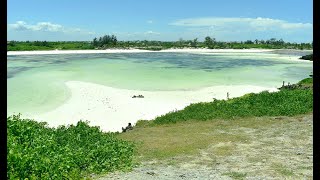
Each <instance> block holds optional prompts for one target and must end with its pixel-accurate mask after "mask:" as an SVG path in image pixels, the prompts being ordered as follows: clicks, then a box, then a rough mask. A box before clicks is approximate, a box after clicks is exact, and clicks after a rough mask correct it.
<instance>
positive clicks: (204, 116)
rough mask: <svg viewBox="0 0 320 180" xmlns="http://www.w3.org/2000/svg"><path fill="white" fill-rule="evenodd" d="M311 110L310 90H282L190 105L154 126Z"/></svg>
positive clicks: (158, 120)
mask: <svg viewBox="0 0 320 180" xmlns="http://www.w3.org/2000/svg"><path fill="white" fill-rule="evenodd" d="M308 81H309V80H308ZM312 110H313V91H312V90H299V89H297V90H281V91H278V92H273V93H269V92H266V91H264V92H261V93H259V94H254V93H250V94H247V95H244V96H242V97H238V98H233V99H230V100H216V101H213V102H205V103H196V104H191V105H189V106H187V107H186V108H184V109H183V110H180V111H174V112H170V113H167V114H165V115H163V116H160V117H157V118H156V119H155V120H154V123H155V124H166V123H176V122H179V121H187V120H202V121H203V120H212V119H217V118H222V119H233V118H236V117H260V116H294V115H298V114H304V113H308V112H311V111H312Z"/></svg>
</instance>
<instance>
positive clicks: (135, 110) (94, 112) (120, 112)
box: [28, 81, 277, 132]
mask: <svg viewBox="0 0 320 180" xmlns="http://www.w3.org/2000/svg"><path fill="white" fill-rule="evenodd" d="M66 85H67V87H68V88H69V89H70V91H71V94H72V95H71V97H70V98H69V99H68V100H67V101H66V102H65V103H64V104H63V105H61V106H60V107H58V108H56V109H54V110H52V111H50V112H46V113H43V114H39V115H29V116H28V118H33V119H35V120H38V121H46V122H48V124H49V126H51V127H57V126H59V125H68V124H76V123H77V122H78V121H79V120H89V121H90V125H94V126H100V127H101V129H102V130H103V131H105V132H107V131H111V132H115V131H121V127H124V126H126V125H127V124H128V123H129V122H131V123H132V124H135V123H136V122H137V121H138V120H140V119H144V120H151V119H154V118H155V117H157V116H160V115H163V114H166V113H168V112H170V111H174V110H180V109H183V108H184V107H185V106H187V105H189V104H190V103H197V102H205V101H212V99H213V98H216V99H226V96H227V92H229V94H230V98H232V97H238V96H242V95H244V94H246V93H250V92H254V93H258V92H261V91H263V90H268V91H277V89H276V88H266V87H259V86H251V85H237V86H214V87H209V88H204V89H200V90H196V91H138V90H126V89H117V88H112V87H108V86H103V85H99V84H94V83H88V82H80V81H68V82H66ZM133 95H143V96H144V98H132V96H133Z"/></svg>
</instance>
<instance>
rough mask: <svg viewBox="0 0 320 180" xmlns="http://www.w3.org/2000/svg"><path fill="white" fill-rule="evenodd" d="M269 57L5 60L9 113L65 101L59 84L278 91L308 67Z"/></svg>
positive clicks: (41, 108)
mask: <svg viewBox="0 0 320 180" xmlns="http://www.w3.org/2000/svg"><path fill="white" fill-rule="evenodd" d="M295 57H296V56H288V55H283V54H270V53H215V54H189V53H164V52H152V53H123V54H121V53H119V54H77V55H74V54H69V55H66V54H63V55H62V54H61V55H21V56H8V57H7V61H8V66H7V70H8V71H7V80H8V82H7V84H8V92H7V96H8V114H12V113H13V112H15V113H17V112H21V113H24V112H32V113H34V112H36V113H40V112H45V111H49V110H51V109H53V108H55V107H58V106H59V105H61V104H62V103H63V102H64V101H65V100H67V99H68V97H70V92H68V89H67V88H66V87H65V85H64V82H65V81H70V80H76V81H86V82H93V83H98V84H102V85H107V86H111V87H115V88H123V89H136V90H148V91H155V90H164V91H166V90H191V89H200V88H204V87H209V86H215V85H257V86H264V87H279V86H281V85H282V81H286V82H290V83H296V82H298V81H299V80H301V79H303V78H306V77H308V75H309V74H310V72H312V63H310V62H308V61H292V60H290V59H294V58H295Z"/></svg>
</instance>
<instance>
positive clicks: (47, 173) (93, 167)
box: [7, 114, 134, 179]
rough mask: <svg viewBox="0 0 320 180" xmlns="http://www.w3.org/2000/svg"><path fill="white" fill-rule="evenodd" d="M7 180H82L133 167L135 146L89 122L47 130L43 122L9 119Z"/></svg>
mask: <svg viewBox="0 0 320 180" xmlns="http://www.w3.org/2000/svg"><path fill="white" fill-rule="evenodd" d="M7 133H8V142H7V146H8V149H7V160H8V170H7V177H8V179H25V178H28V179H81V178H84V177H86V176H88V175H90V174H99V173H106V172H112V171H115V170H127V169H130V168H131V167H132V158H133V151H134V145H133V144H132V143H129V142H127V141H123V140H119V139H117V138H116V134H115V133H103V132H101V131H100V129H99V127H91V126H89V125H88V122H83V121H79V122H78V123H77V125H70V126H61V127H58V128H56V129H54V128H49V127H47V124H46V123H44V122H41V123H39V122H36V121H33V120H29V119H21V118H20V114H19V115H13V116H10V117H8V118H7Z"/></svg>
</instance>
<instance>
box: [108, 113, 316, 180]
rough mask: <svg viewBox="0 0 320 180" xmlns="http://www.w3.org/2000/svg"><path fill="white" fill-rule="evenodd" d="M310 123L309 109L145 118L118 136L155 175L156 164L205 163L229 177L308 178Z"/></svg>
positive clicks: (309, 172)
mask: <svg viewBox="0 0 320 180" xmlns="http://www.w3.org/2000/svg"><path fill="white" fill-rule="evenodd" d="M312 127H313V126H312V114H310V113H309V114H308V115H297V116H293V117H286V116H277V117H250V118H236V119H233V120H230V119H215V120H211V121H195V120H190V121H185V122H177V123H175V124H161V125H151V126H150V125H146V124H145V125H144V126H139V125H138V126H137V127H135V128H134V130H132V131H129V132H127V133H121V134H119V137H120V138H121V139H124V140H127V141H132V142H135V143H136V144H137V148H138V151H137V152H136V155H135V161H136V162H144V163H143V164H147V165H145V168H146V169H153V172H155V173H156V174H159V176H160V174H161V173H165V172H162V170H161V169H160V170H159V169H158V167H159V166H160V167H161V166H170V167H171V168H172V169H174V168H180V167H188V168H185V169H184V171H188V170H191V169H197V168H200V167H202V166H205V167H206V168H208V170H207V171H208V173H209V172H210V171H211V172H214V173H216V174H219V177H220V176H221V177H224V176H226V177H231V178H233V179H242V178H245V177H253V178H256V179H257V178H259V179H261V178H262V179H266V178H272V177H273V178H274V179H277V178H278V179H285V178H289V179H290V178H291V179H301V178H306V179H312V170H313V166H312ZM166 171H168V169H166ZM179 171H181V170H179ZM140 175H142V174H140ZM129 176H130V175H129ZM137 176H138V175H137ZM120 178H121V176H120ZM203 178H204V177H203ZM111 179H112V178H111ZM204 179H205V178H204Z"/></svg>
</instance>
